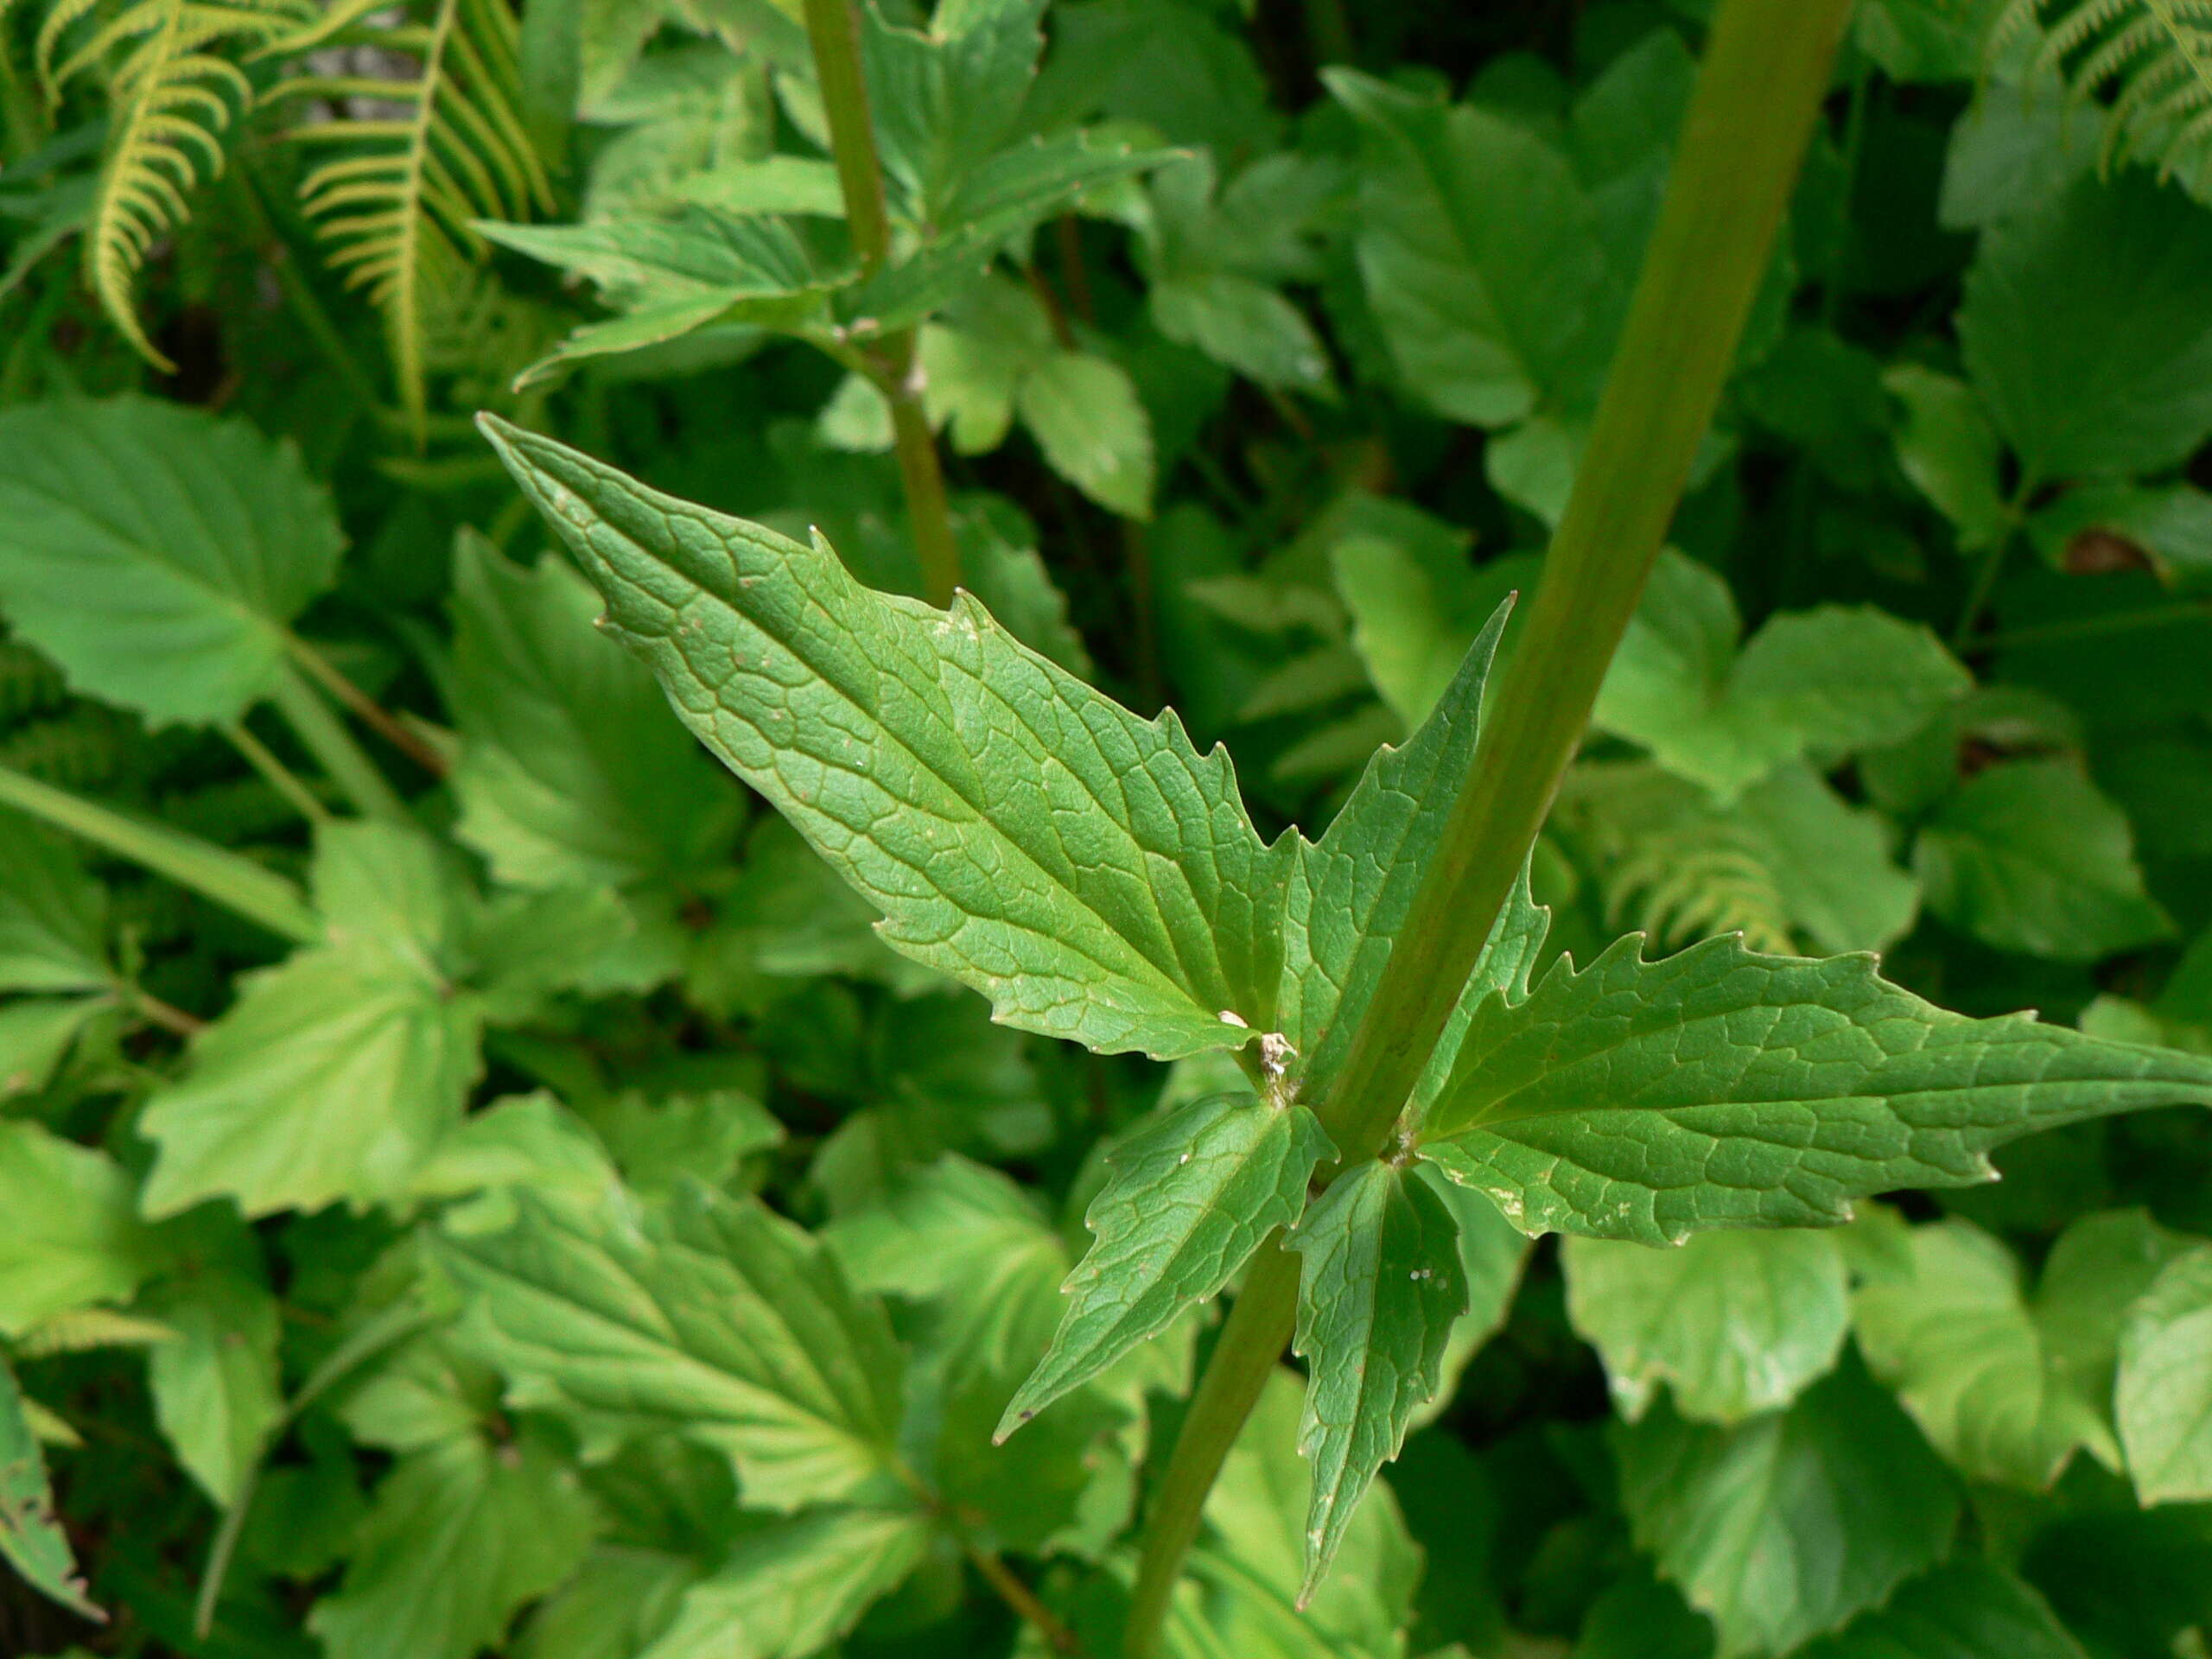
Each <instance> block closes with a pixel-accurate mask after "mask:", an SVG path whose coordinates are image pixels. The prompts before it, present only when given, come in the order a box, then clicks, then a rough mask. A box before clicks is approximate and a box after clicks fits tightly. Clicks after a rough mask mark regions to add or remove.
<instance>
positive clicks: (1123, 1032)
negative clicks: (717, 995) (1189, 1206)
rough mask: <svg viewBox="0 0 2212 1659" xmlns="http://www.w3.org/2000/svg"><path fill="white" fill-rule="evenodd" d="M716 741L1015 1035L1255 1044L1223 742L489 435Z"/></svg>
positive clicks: (1259, 870)
mask: <svg viewBox="0 0 2212 1659" xmlns="http://www.w3.org/2000/svg"><path fill="white" fill-rule="evenodd" d="M485 426H486V431H487V432H488V433H490V434H491V435H492V438H493V442H494V443H495V444H497V445H498V447H499V451H500V454H502V456H503V457H504V458H505V461H506V462H507V465H508V467H509V468H510V469H511V470H512V472H513V473H514V474H515V476H516V478H517V479H518V480H520V481H521V483H522V485H523V487H524V490H525V491H526V492H528V493H529V494H530V496H531V499H533V500H535V501H536V502H537V505H539V507H540V508H541V509H542V510H543V512H545V514H546V516H547V518H548V519H549V520H550V522H551V523H552V524H553V525H554V527H555V528H556V530H558V531H560V533H561V535H562V536H563V538H564V539H565V540H566V541H567V542H568V543H569V546H570V548H571V549H573V550H575V553H576V555H577V556H578V557H579V559H581V560H582V563H583V565H584V567H585V569H586V571H587V572H588V574H589V575H590V576H591V577H592V579H593V581H594V582H595V583H596V584H597V585H598V586H599V588H601V592H602V593H604V594H606V595H607V603H608V614H609V620H610V623H611V626H612V630H613V632H616V633H617V634H618V636H619V637H620V638H621V639H623V640H624V641H625V643H626V644H628V645H630V646H631V647H632V649H633V650H635V651H637V652H639V654H640V655H642V656H643V657H644V658H645V660H646V661H647V662H649V663H650V664H652V667H653V670H654V671H655V672H656V673H657V674H658V675H659V676H660V678H661V681H662V683H664V685H665V686H666V687H667V688H668V690H669V693H670V696H671V698H672V700H673V701H674V702H675V703H676V706H677V711H678V713H680V714H681V715H683V718H684V720H685V721H687V722H688V723H689V724H690V726H691V728H692V729H693V730H694V731H696V733H698V734H699V735H700V736H701V738H702V740H704V741H705V742H706V744H707V746H708V747H709V748H711V749H712V750H714V751H715V753H716V754H718V755H720V756H721V758H722V760H724V761H726V762H727V763H728V765H729V766H731V767H732V769H734V771H735V772H737V773H738V774H739V775H740V776H741V777H742V778H743V779H745V780H746V781H747V783H749V784H751V785H753V787H754V788H756V789H758V790H759V791H760V792H761V793H763V794H764V795H766V797H767V798H769V799H770V800H771V801H772V802H773V803H774V804H775V805H776V806H777V808H778V809H779V810H781V811H782V812H783V813H784V814H785V816H786V817H789V818H790V819H791V822H792V823H794V824H796V825H797V826H798V829H800V830H801V832H802V833H804V835H805V836H806V837H807V838H808V839H809V840H810V842H813V844H814V845H815V847H816V848H817V850H819V851H820V852H821V853H822V854H823V856H824V857H826V858H827V859H829V861H830V862H831V863H832V864H833V865H834V866H836V868H837V869H838V871H839V872H840V873H841V874H842V875H843V876H844V877H845V878H846V880H849V881H850V882H851V883H852V884H853V886H854V887H856V888H858V889H859V890H860V892H861V893H862V894H864V895H865V896H866V897H867V898H868V899H869V900H870V901H871V902H872V903H874V905H875V906H877V907H878V908H879V909H880V910H881V911H882V912H884V916H885V921H884V923H883V933H884V937H885V938H887V940H889V941H890V942H891V943H892V944H893V945H895V946H897V947H898V949H899V950H902V951H904V952H906V954H907V955H909V956H912V957H914V958H915V959H916V960H918V961H920V962H923V963H927V964H929V965H930V966H931V967H934V968H938V969H942V970H944V972H946V973H949V974H950V975H952V976H955V977H956V978H958V979H960V980H961V981H962V982H964V983H966V984H969V985H970V986H973V987H974V988H976V989H977V990H979V991H982V993H983V994H984V995H987V996H988V997H989V998H990V999H991V1001H992V1004H993V1009H994V1014H995V1017H996V1018H998V1019H1000V1020H1004V1021H1005V1022H1007V1024H1010V1025H1015V1026H1019V1027H1023V1028H1024V1029H1027V1030H1031V1031H1037V1032H1042V1033H1046V1034H1047V1035H1050V1036H1055V1037H1064V1038H1069V1039H1074V1040H1077V1041H1080V1042H1084V1043H1086V1044H1088V1045H1090V1046H1091V1047H1093V1048H1096V1049H1100V1050H1104V1051H1116V1052H1118V1051H1122V1050H1128V1049H1141V1050H1142V1051H1144V1052H1147V1053H1149V1054H1152V1055H1154V1056H1156V1057H1160V1058H1173V1057H1178V1056H1181V1055H1185V1054H1191V1053H1196V1052H1200V1051H1202V1050H1205V1049H1210V1048H1227V1047H1236V1046H1241V1045H1242V1044H1243V1043H1244V1042H1246V1041H1247V1040H1249V1038H1250V1037H1251V1035H1252V1034H1253V1033H1257V1032H1264V1031H1267V1030H1269V1029H1271V1024H1270V1022H1271V1020H1272V1017H1273V1014H1274V993H1275V984H1276V980H1277V977H1278V975H1279V971H1280V969H1279V963H1280V956H1281V946H1280V926H1281V906H1282V890H1283V880H1284V874H1285V870H1286V867H1287V862H1288V855H1289V848H1288V845H1287V843H1285V842H1277V843H1276V845H1275V846H1274V848H1272V849H1270V848H1268V847H1266V846H1264V845H1263V844H1262V842H1261V841H1260V838H1259V836H1258V835H1257V833H1256V832H1255V831H1254V829H1253V828H1252V825H1251V822H1250V820H1249V818H1248V817H1246V816H1245V812H1244V808H1243V803H1242V802H1241V801H1240V799H1239V798H1238V797H1237V793H1236V775H1235V772H1234V770H1233V769H1232V768H1231V766H1230V763H1229V760H1228V757H1227V756H1226V755H1225V754H1224V753H1221V752H1220V751H1218V750H1217V751H1215V752H1214V753H1211V754H1208V755H1205V756H1201V755H1200V754H1198V752H1197V751H1196V750H1195V749H1194V748H1192V746H1191V743H1190V741H1189V739H1188V738H1187V737H1186V736H1185V734H1184V732H1183V728H1182V726H1181V723H1180V722H1179V721H1178V720H1177V719H1176V718H1175V716H1174V715H1173V714H1172V713H1170V714H1166V715H1162V716H1161V717H1160V719H1159V720H1158V721H1143V720H1140V719H1138V718H1137V717H1136V716H1135V715H1133V714H1131V713H1130V712H1129V711H1128V709H1123V708H1122V707H1121V706H1120V705H1118V704H1116V703H1115V702H1111V701H1110V700H1109V699H1108V698H1106V697H1104V696H1101V695H1100V694H1099V693H1098V692H1096V691H1095V690H1092V689H1091V688H1090V687H1089V686H1087V685H1085V684H1084V683H1082V682H1081V681H1080V680H1077V679H1076V678H1075V677H1073V676H1071V675H1070V674H1068V673H1066V672H1065V671H1063V670H1061V669H1059V668H1057V667H1055V666H1054V665H1053V664H1051V663H1049V662H1047V661H1046V660H1045V659H1044V658H1040V657H1039V656H1037V655H1036V654H1035V653H1033V652H1030V651H1028V650H1027V649H1025V648H1024V647H1023V646H1021V645H1019V644H1017V643H1016V642H1015V641H1014V639H1013V638H1012V636H1010V635H1009V634H1007V632H1005V631H1004V630H1003V629H1001V627H999V626H998V625H997V624H996V623H995V622H994V621H992V620H991V619H990V617H989V615H988V613H986V612H985V611H984V610H983V609H982V607H981V606H979V605H977V604H976V602H975V601H974V600H972V599H970V598H968V597H966V596H965V595H963V596H961V597H958V598H957V599H956V600H955V601H954V603H953V607H952V609H951V610H950V611H949V612H938V611H935V610H932V609H931V608H930V607H927V606H925V605H922V604H920V603H918V602H917V601H912V600H907V599H901V598H898V597H894V596H892V595H887V594H879V593H875V592H873V591H871V590H869V589H868V588H863V587H862V586H861V585H860V584H859V583H858V582H855V581H854V580H853V579H852V577H851V576H850V575H848V574H847V573H846V571H845V570H844V569H843V568H842V566H841V565H840V564H839V563H838V562H837V559H836V556H835V554H834V553H832V551H831V550H830V549H829V547H828V546H827V545H826V544H825V543H821V542H820V541H819V540H817V543H815V545H814V546H812V547H811V548H808V547H802V546H800V545H799V544H798V543H796V542H792V541H790V540H787V539H785V537H780V536H778V535H775V534H774V533H773V532H772V531H766V530H764V529H762V528H761V527H760V526H759V525H756V524H747V523H746V522H744V521H743V520H741V519H736V518H725V517H723V516H722V515H721V514H720V513H715V512H709V511H707V510H706V509H704V508H701V507H696V506H693V505H689V504H687V503H685V502H682V501H678V500H675V499H671V498H670V497H667V496H664V495H659V494H657V493H653V492H652V491H650V490H647V489H645V487H644V486H641V485H639V484H638V483H636V482H634V481H633V480H630V479H628V478H626V477H624V476H623V475H622V474H620V473H618V472H615V471H613V469H612V468H609V467H602V466H601V465H599V464H598V463H597V462H595V461H591V460H589V459H588V458H587V457H585V456H583V455H581V454H577V453H576V452H575V451H574V450H571V449H568V448H563V447H562V446H561V445H559V444H556V443H553V442H550V441H549V440H547V439H544V438H540V437H535V436H532V435H529V434H526V433H523V432H519V431H517V430H516V429H513V428H512V427H509V426H505V425H504V424H501V423H496V422H492V421H489V420H487V421H486V423H485Z"/></svg>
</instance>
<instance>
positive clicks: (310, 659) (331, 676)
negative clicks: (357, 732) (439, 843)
mask: <svg viewBox="0 0 2212 1659" xmlns="http://www.w3.org/2000/svg"><path fill="white" fill-rule="evenodd" d="M525 505H527V504H525ZM284 644H285V648H286V649H287V650H289V652H291V653H292V655H293V657H294V658H296V659H297V660H298V662H299V664H300V666H301V667H302V668H304V669H305V670H307V671H308V675H309V676H310V677H313V678H314V679H315V681H316V682H317V683H319V684H320V685H321V687H322V689H323V690H326V691H327V692H329V693H330V695H331V696H334V697H335V698H337V699H338V701H339V702H340V703H341V704H343V705H344V706H345V707H346V708H347V709H351V710H352V711H353V715H354V716H355V717H356V718H357V719H359V721H360V722H361V723H362V724H363V725H364V726H366V727H367V728H369V729H370V730H371V731H372V732H374V733H375V734H377V735H378V737H381V738H382V739H384V741H385V742H387V743H389V744H391V747H393V748H395V749H397V750H398V751H399V752H400V753H402V754H404V755H405V756H406V757H407V758H408V759H409V760H412V761H413V762H414V763H415V764H416V766H420V767H422V768H423V771H425V772H429V774H430V776H431V777H433V778H442V777H444V776H445V775H446V772H447V769H448V768H447V765H446V758H445V756H443V755H442V754H440V753H438V751H437V750H436V749H435V747H432V746H431V745H430V744H429V743H428V742H426V741H424V740H423V737H422V736H421V734H418V733H416V732H415V731H413V730H411V729H410V728H409V727H408V726H407V724H406V722H404V721H402V720H400V719H398V718H397V716H396V715H393V714H392V713H391V711H390V710H389V709H386V708H385V706H384V705H383V704H382V703H380V702H378V701H377V700H376V699H375V698H374V697H372V696H370V695H369V694H368V693H367V692H365V691H364V690H361V688H360V687H359V686H358V685H356V684H354V683H353V681H351V680H349V679H347V678H346V676H345V674H344V673H343V672H342V671H340V669H339V666H338V664H335V663H334V662H332V661H331V660H330V658H327V657H326V656H324V655H323V654H322V652H320V651H318V650H316V649H315V647H314V646H313V645H309V644H308V642H307V641H306V640H304V639H301V638H300V637H299V636H298V635H297V634H289V635H287V636H286V638H285V641H284Z"/></svg>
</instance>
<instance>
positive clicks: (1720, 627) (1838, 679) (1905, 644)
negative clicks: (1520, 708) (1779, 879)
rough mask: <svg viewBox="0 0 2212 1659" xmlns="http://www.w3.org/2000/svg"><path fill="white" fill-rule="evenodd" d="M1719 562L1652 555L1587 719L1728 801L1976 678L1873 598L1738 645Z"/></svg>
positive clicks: (1877, 740) (1791, 618) (1905, 730)
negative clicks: (1645, 582)
mask: <svg viewBox="0 0 2212 1659" xmlns="http://www.w3.org/2000/svg"><path fill="white" fill-rule="evenodd" d="M1739 627H1740V624H1739V622H1738V618H1737V614H1736V607H1735V601H1734V600H1733V598H1732V596H1731V595H1730V594H1729V591H1728V585H1727V583H1726V582H1725V581H1723V580H1722V578H1721V577H1720V575H1719V573H1718V572H1716V571H1714V570H1713V569H1709V568H1707V567H1706V566H1704V565H1700V564H1698V563H1695V562H1694V561H1692V560H1690V559H1688V558H1686V557H1684V556H1681V555H1680V554H1676V553H1668V554H1664V555H1662V556H1661V558H1660V561H1659V563H1658V565H1657V566H1656V569H1654V570H1653V572H1652V579H1651V584H1650V586H1649V588H1647V589H1646V590H1645V593H1644V597H1643V603H1642V605H1641V606H1640V607H1638V608H1637V613H1636V617H1635V620H1633V621H1631V622H1630V625H1629V630H1628V632H1627V634H1626V635H1625V636H1624V638H1623V639H1622V641H1621V647H1620V651H1619V652H1618V654H1617V655H1616V656H1615V657H1614V658H1613V662H1612V666H1611V669H1609V670H1608V671H1607V673H1606V676H1605V686H1604V688H1603V689H1602V690H1600V692H1599V697H1598V705H1597V709H1596V710H1595V712H1594V713H1593V715H1592V719H1593V720H1594V721H1596V723H1597V724H1598V725H1599V726H1600V727H1601V728H1604V729H1605V730H1606V731H1609V732H1611V733H1614V734H1617V735H1618V736H1621V737H1625V738H1628V739H1630V741H1634V742H1637V743H1641V744H1642V745H1643V746H1644V747H1646V748H1648V749H1649V750H1650V751H1651V753H1652V755H1653V757H1654V758H1655V759H1656V760H1658V762H1659V763H1660V764H1661V765H1662V766H1665V767H1666V768H1667V769H1668V770H1669V772H1675V773H1676V774H1677V775H1679V776H1681V777H1683V778H1687V779H1691V780H1693V781H1694V782H1696V783H1700V784H1703V785H1706V787H1707V789H1709V790H1710V791H1712V792H1713V795H1714V796H1715V798H1718V799H1719V800H1721V801H1723V802H1728V801H1732V800H1734V799H1735V798H1736V797H1737V796H1738V795H1739V794H1740V793H1741V792H1742V791H1743V790H1744V789H1745V786H1746V785H1750V784H1752V783H1754V782H1756V781H1757V780H1758V779H1760V778H1763V777H1764V776H1765V775H1766V774H1767V773H1769V772H1772V771H1773V770H1774V769H1775V768H1776V767H1777V766H1780V765H1781V764H1782V763H1783V762H1784V761H1786V760H1796V759H1798V758H1800V757H1802V756H1807V755H1810V756H1814V757H1815V758H1819V759H1821V760H1828V761H1833V760H1840V759H1841V758H1842V757H1844V756H1846V755H1849V754H1852V753H1856V752H1857V751H1859V749H1862V748H1871V747H1875V746H1876V745H1878V744H1883V743H1893V742H1896V741H1898V740H1899V739H1901V738H1904V737H1908V736H1910V735H1911V734H1912V733H1913V732H1915V731H1916V730H1917V729H1918V728H1920V726H1921V725H1922V724H1923V722H1924V721H1926V720H1927V719H1928V717H1929V715H1932V714H1934V713H1935V712H1936V710H1937V709H1940V708H1942V706H1943V705H1944V704H1945V703H1947V702H1950V701H1951V700H1952V699H1953V698H1955V697H1957V696H1960V695H1961V694H1962V693H1963V692H1964V691H1966V690H1967V687H1968V686H1969V685H1971V684H1972V683H1973V682H1972V680H1971V678H1970V677H1968V675H1967V671H1965V670H1964V669H1963V668H1961V667H1960V665H1959V664H1958V663H1957V661H1956V660H1955V658H1953V657H1952V656H1951V654H1950V653H1949V652H1947V651H1945V650H1944V649H1943V647H1942V645H1941V644H1939V643H1938V642H1937V640H1936V637H1935V636H1934V635H1933V634H1932V633H1930V632H1929V631H1928V630H1927V629H1926V628H1924V627H1922V626H1917V625H1915V624H1912V623H1908V622H1904V621H1900V620H1898V619H1897V618H1896V617H1893V616H1891V615H1890V614H1889V613H1886V612H1884V611H1878V610H1876V609H1874V608H1872V607H1858V608H1856V609H1847V608H1845V607H1840V606H1824V607H1821V608H1820V609H1818V610H1813V611H1800V612H1794V613H1784V614H1782V615H1779V616H1776V617H1774V618H1772V619H1771V620H1769V621H1768V622H1767V624H1766V625H1765V626H1764V627H1762V628H1760V630H1759V631H1758V633H1757V634H1755V635H1753V636H1752V638H1751V641H1750V642H1749V644H1747V645H1745V647H1744V649H1743V652H1742V653H1741V654H1740V655H1738V654H1737V653H1736V650H1735V645H1736V636H1737V633H1738V629H1739Z"/></svg>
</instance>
